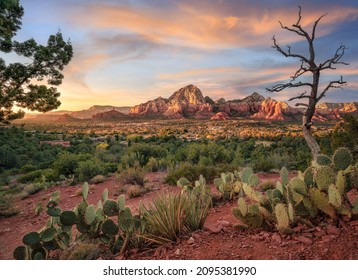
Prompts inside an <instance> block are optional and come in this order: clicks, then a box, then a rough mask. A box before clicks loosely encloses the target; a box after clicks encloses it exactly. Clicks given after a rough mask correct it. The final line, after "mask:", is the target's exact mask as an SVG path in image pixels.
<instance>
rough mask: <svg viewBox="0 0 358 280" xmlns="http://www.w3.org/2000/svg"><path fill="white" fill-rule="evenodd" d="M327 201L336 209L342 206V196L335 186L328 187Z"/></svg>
mask: <svg viewBox="0 0 358 280" xmlns="http://www.w3.org/2000/svg"><path fill="white" fill-rule="evenodd" d="M328 200H329V203H330V204H332V205H333V206H334V207H336V208H340V207H341V206H342V196H341V194H340V193H339V190H338V189H337V187H336V186H335V185H330V186H329V188H328Z"/></svg>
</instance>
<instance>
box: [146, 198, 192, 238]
mask: <svg viewBox="0 0 358 280" xmlns="http://www.w3.org/2000/svg"><path fill="white" fill-rule="evenodd" d="M186 203H187V196H185V195H183V194H181V193H162V194H160V195H158V196H157V197H156V198H154V199H153V201H152V203H149V204H147V205H144V204H140V206H139V213H140V215H141V217H142V219H143V221H144V222H145V223H146V225H147V231H146V233H145V234H143V238H145V239H146V240H148V241H149V242H152V243H155V244H163V243H167V242H171V241H175V240H176V239H177V238H178V237H179V236H180V234H181V233H182V232H183V231H184V230H185V222H184V214H185V204H186Z"/></svg>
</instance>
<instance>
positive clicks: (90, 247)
mask: <svg viewBox="0 0 358 280" xmlns="http://www.w3.org/2000/svg"><path fill="white" fill-rule="evenodd" d="M100 254H101V249H100V247H99V245H98V244H94V243H84V242H80V243H76V244H74V245H73V246H71V247H68V248H67V249H66V250H64V251H63V252H62V254H61V256H60V259H61V260H96V259H98V258H99V257H100Z"/></svg>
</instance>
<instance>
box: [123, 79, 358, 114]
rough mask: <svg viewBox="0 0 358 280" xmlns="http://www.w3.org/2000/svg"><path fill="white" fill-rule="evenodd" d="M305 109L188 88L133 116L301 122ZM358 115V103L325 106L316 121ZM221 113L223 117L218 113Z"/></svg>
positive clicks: (133, 111) (136, 109) (150, 103)
mask: <svg viewBox="0 0 358 280" xmlns="http://www.w3.org/2000/svg"><path fill="white" fill-rule="evenodd" d="M303 112H304V110H303V109H299V108H294V107H291V106H289V105H288V104H287V103H285V102H282V101H276V100H274V99H271V98H267V99H265V98H264V97H263V96H261V95H260V94H258V93H256V92H255V93H253V94H251V95H249V96H247V97H245V98H244V99H241V100H240V99H236V100H229V101H226V100H225V99H223V98H220V99H219V100H217V101H215V102H214V101H213V100H212V99H211V98H210V97H208V96H206V97H204V96H203V94H202V92H201V90H200V89H199V88H197V87H196V86H194V85H188V86H186V87H183V88H181V89H179V90H178V91H176V92H174V93H173V94H172V95H171V96H170V97H169V98H168V99H165V98H162V97H159V98H157V99H154V100H151V101H148V102H146V103H142V104H139V105H137V106H134V107H132V108H131V110H130V115H131V116H148V117H150V116H155V117H164V118H186V117H189V118H197V119H209V118H213V119H228V118H230V117H248V118H254V119H266V120H281V121H285V120H300V119H301V117H302V115H303ZM352 112H353V113H354V112H358V103H357V102H352V103H322V104H320V105H318V107H317V110H316V113H315V116H314V120H316V121H327V120H335V119H339V118H340V114H341V113H352ZM217 113H221V114H217Z"/></svg>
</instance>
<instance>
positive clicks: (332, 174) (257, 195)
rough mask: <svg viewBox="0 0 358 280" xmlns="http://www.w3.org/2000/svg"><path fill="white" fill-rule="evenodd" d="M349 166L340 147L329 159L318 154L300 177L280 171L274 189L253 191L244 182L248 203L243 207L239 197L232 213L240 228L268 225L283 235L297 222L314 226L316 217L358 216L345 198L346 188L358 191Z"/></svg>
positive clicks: (355, 173) (357, 176) (354, 170)
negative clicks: (293, 176) (279, 177)
mask: <svg viewBox="0 0 358 280" xmlns="http://www.w3.org/2000/svg"><path fill="white" fill-rule="evenodd" d="M343 155H344V156H343ZM351 163H352V157H351V155H350V153H349V151H348V150H347V149H346V148H340V149H338V150H337V151H336V152H335V153H334V156H333V158H332V159H331V158H329V157H328V156H325V155H319V156H318V158H317V160H316V161H314V162H312V165H311V166H310V167H309V168H307V169H306V171H305V172H304V173H303V174H302V173H299V175H298V176H297V177H295V178H292V179H291V180H289V176H288V171H287V169H286V168H283V169H282V170H281V172H280V175H281V180H279V181H277V183H276V188H275V189H270V190H267V191H266V192H265V193H261V192H257V191H255V190H254V189H253V188H251V187H250V186H249V185H248V184H246V183H244V184H243V190H244V194H245V195H246V196H247V197H248V198H250V201H251V202H252V203H251V204H249V205H247V204H246V201H245V199H244V198H243V197H240V198H239V200H238V207H235V208H234V209H233V214H234V215H235V217H237V218H238V219H239V220H240V225H241V224H243V225H244V226H242V225H241V226H240V227H241V228H250V227H257V226H258V225H259V224H260V226H262V225H265V224H268V225H269V226H270V225H271V226H276V228H277V229H278V230H279V231H281V232H283V233H285V234H289V233H291V232H292V230H291V226H292V225H294V224H297V222H301V223H305V224H307V225H314V224H315V223H316V221H317V220H316V217H317V215H319V214H321V215H326V216H328V217H330V218H332V219H336V218H338V217H340V216H345V217H347V218H348V219H349V218H351V216H352V215H357V214H358V200H357V201H356V202H355V203H354V204H352V203H351V202H350V201H349V200H348V199H347V195H346V193H347V191H349V190H350V189H352V188H358V171H357V166H353V165H350V164H351ZM245 172H247V173H245V174H244V175H243V176H242V178H243V180H245V182H247V183H249V182H250V180H249V178H250V177H251V176H252V175H251V174H249V173H250V172H249V171H247V170H246V171H245ZM249 209H251V210H250V211H251V212H250V215H248V213H249ZM257 209H258V211H256V210H257ZM254 210H255V211H254ZM253 217H254V218H253ZM252 219H254V221H255V223H253V222H252ZM261 219H263V220H261Z"/></svg>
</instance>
